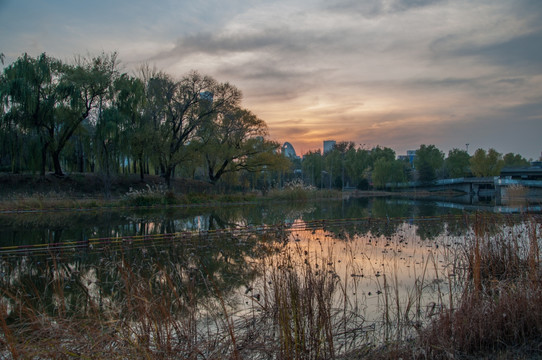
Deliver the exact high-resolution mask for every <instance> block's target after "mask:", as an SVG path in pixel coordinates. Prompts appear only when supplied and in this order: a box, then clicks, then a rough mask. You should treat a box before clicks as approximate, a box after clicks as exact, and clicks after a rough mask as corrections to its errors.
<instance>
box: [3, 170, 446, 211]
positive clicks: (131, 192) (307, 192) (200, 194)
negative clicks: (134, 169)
mask: <svg viewBox="0 0 542 360" xmlns="http://www.w3.org/2000/svg"><path fill="white" fill-rule="evenodd" d="M453 195H455V194H453V193H450V192H439V193H438V194H437V193H434V192H428V191H416V192H412V191H403V192H389V191H378V190H366V191H361V190H349V191H340V190H327V189H314V188H309V187H304V186H302V185H300V184H294V185H291V186H287V187H285V188H283V189H271V190H269V191H265V192H262V191H257V190H252V191H235V192H233V191H227V192H226V191H224V190H223V189H221V188H220V187H214V186H213V185H211V184H209V183H206V182H203V181H197V180H187V179H173V180H172V183H171V188H170V189H168V188H167V187H166V185H165V182H164V179H163V178H162V177H160V176H156V175H147V176H145V178H144V179H143V180H141V179H140V178H139V176H137V175H119V176H115V177H114V178H111V179H104V178H103V177H101V176H98V175H95V174H71V175H67V176H64V177H57V176H54V175H52V174H48V175H46V176H45V177H39V176H37V175H31V174H20V175H19V174H15V175H14V174H0V211H4V212H6V211H39V210H57V209H92V208H100V207H105V208H122V207H126V206H174V205H176V206H192V205H194V206H203V205H209V206H213V205H217V204H221V203H239V204H245V203H257V202H262V201H306V200H314V199H341V198H363V197H386V196H401V197H406V198H424V197H429V196H453Z"/></svg>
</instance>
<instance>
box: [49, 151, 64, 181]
mask: <svg viewBox="0 0 542 360" xmlns="http://www.w3.org/2000/svg"><path fill="white" fill-rule="evenodd" d="M51 156H52V157H53V166H54V168H55V175H56V176H64V174H63V173H62V167H61V166H60V151H58V150H55V151H53V152H52V153H51Z"/></svg>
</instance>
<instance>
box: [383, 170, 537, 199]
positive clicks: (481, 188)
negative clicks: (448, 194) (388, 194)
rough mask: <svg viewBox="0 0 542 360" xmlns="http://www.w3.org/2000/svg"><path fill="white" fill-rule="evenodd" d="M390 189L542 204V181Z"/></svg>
mask: <svg viewBox="0 0 542 360" xmlns="http://www.w3.org/2000/svg"><path fill="white" fill-rule="evenodd" d="M386 187H387V188H390V189H414V190H425V191H431V192H443V191H452V192H458V193H461V194H463V195H468V196H470V197H477V198H490V197H491V198H493V197H495V198H497V199H498V200H501V199H507V198H510V197H513V196H521V197H525V198H532V199H535V200H538V199H539V200H540V201H541V202H542V180H522V179H510V178H502V177H500V176H495V177H480V178H455V179H443V180H436V181H433V182H431V183H421V182H408V183H388V184H386Z"/></svg>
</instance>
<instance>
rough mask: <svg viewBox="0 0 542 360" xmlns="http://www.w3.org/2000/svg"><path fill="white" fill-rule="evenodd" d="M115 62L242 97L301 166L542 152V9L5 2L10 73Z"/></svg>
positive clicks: (3, 32)
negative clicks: (25, 67)
mask: <svg viewBox="0 0 542 360" xmlns="http://www.w3.org/2000/svg"><path fill="white" fill-rule="evenodd" d="M113 51H117V52H118V54H119V58H120V60H121V61H122V65H123V70H124V71H126V72H128V73H131V74H133V75H135V69H137V67H138V66H140V65H141V64H144V63H146V64H149V65H151V66H155V67H156V68H157V69H159V70H163V71H164V72H166V73H169V74H171V75H172V76H174V77H176V78H179V79H180V78H181V77H182V76H183V75H184V74H186V73H187V72H189V71H191V70H197V71H199V72H201V73H203V74H206V75H211V76H213V77H214V78H215V79H217V80H218V81H220V82H229V83H231V84H233V85H235V86H236V87H238V88H239V89H240V90H241V91H242V92H243V101H242V106H243V107H245V108H247V109H249V110H250V111H252V112H253V113H255V114H256V115H258V117H260V118H261V119H263V120H265V121H266V123H267V125H268V127H269V137H270V138H271V139H273V140H276V141H279V142H281V143H282V142H285V141H288V142H290V143H291V144H292V145H293V146H294V148H295V149H296V152H297V153H298V155H301V154H304V153H306V152H308V151H315V150H318V149H322V143H323V141H324V140H336V141H337V142H338V141H352V142H354V143H355V144H356V145H357V146H360V147H363V148H368V149H370V148H372V147H374V146H377V145H380V146H385V147H390V148H392V149H393V150H395V152H396V153H397V154H398V155H401V154H405V153H406V151H407V150H416V149H418V148H419V147H420V145H421V144H426V145H429V144H433V145H435V146H437V147H438V148H439V149H441V150H443V151H444V152H445V153H446V154H447V153H448V151H449V150H450V149H453V148H458V149H467V148H468V151H469V153H470V154H471V155H472V154H473V153H474V151H475V150H476V149H478V148H482V149H486V150H487V149H489V148H494V149H495V150H497V151H499V152H501V153H503V154H505V153H509V152H513V153H519V154H521V155H523V156H524V157H525V158H527V159H530V158H532V159H538V158H539V157H540V156H541V152H542V1H540V0H479V1H478V0H450V1H447V0H333V1H329V0H321V1H320V0H284V1H283V0H277V1H274V0H267V1H264V0H211V1H184V0H181V1H178V0H177V1H174V0H157V1H147V0H145V1H143V0H94V1H85V2H83V1H77V0H76V1H74V0H71V1H61V0H47V1H45V0H0V52H1V53H4V55H5V65H7V64H9V63H10V62H12V61H14V60H15V59H16V58H17V57H19V56H20V55H21V54H23V53H25V52H26V53H28V54H30V55H32V56H37V55H39V54H41V53H42V52H46V53H47V54H48V55H50V56H53V57H56V58H59V59H62V60H64V61H68V62H69V61H72V60H73V58H74V56H75V55H91V56H92V55H99V54H100V53H102V52H106V53H110V52H113ZM467 144H468V145H467Z"/></svg>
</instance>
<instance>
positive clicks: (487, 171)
mask: <svg viewBox="0 0 542 360" xmlns="http://www.w3.org/2000/svg"><path fill="white" fill-rule="evenodd" d="M503 166H504V160H503V159H502V156H501V154H500V153H498V152H497V151H495V150H494V149H489V150H488V152H487V153H486V151H485V150H484V149H478V150H476V152H475V153H474V155H473V156H472V157H471V159H470V167H471V171H472V173H473V175H474V176H476V177H486V176H497V175H499V174H500V173H501V169H502V168H503Z"/></svg>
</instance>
